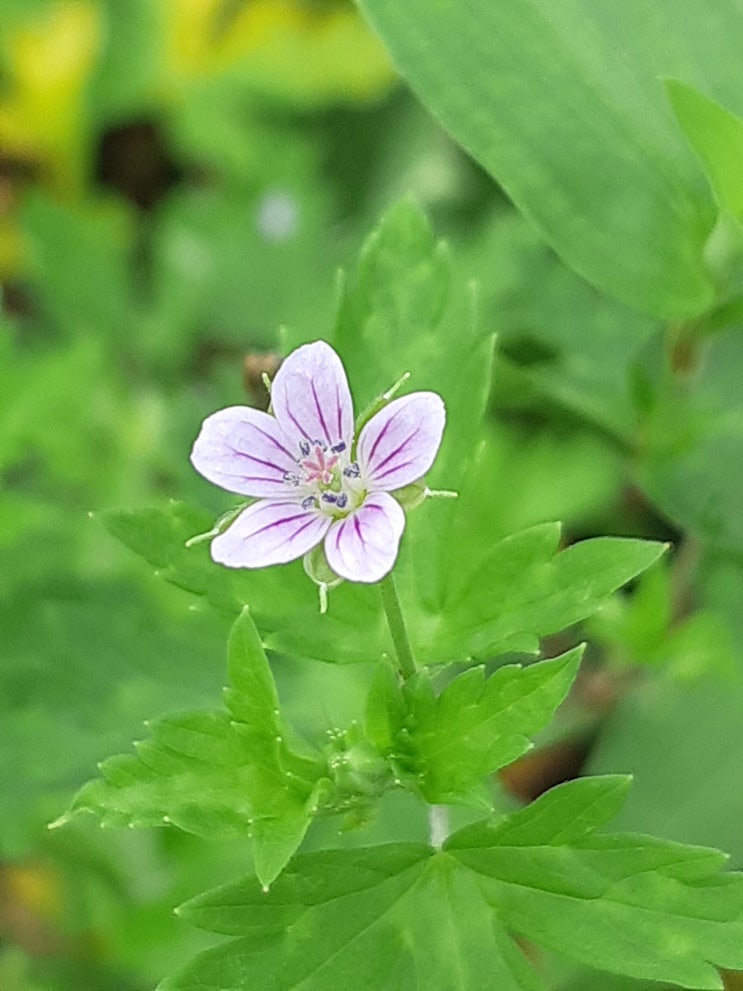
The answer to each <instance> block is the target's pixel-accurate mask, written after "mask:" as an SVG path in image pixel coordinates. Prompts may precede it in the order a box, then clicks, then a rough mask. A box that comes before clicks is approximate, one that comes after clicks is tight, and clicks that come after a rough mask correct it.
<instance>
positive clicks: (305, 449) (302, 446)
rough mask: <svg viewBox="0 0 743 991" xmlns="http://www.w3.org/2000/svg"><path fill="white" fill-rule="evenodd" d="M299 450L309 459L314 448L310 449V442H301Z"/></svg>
mask: <svg viewBox="0 0 743 991" xmlns="http://www.w3.org/2000/svg"><path fill="white" fill-rule="evenodd" d="M299 450H300V451H301V452H302V454H303V455H304V456H305V457H308V456H309V453H310V451H311V450H312V448H311V447H310V442H309V441H308V440H300V442H299Z"/></svg>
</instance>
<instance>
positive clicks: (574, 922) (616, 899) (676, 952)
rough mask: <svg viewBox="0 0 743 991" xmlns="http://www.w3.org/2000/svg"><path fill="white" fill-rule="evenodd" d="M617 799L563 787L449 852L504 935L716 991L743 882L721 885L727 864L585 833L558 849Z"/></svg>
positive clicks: (735, 930)
mask: <svg viewBox="0 0 743 991" xmlns="http://www.w3.org/2000/svg"><path fill="white" fill-rule="evenodd" d="M617 787H618V783H617V779H616V778H609V779H606V784H605V789H606V796H605V798H604V799H603V800H602V798H601V796H600V790H601V789H600V787H599V789H598V792H599V794H597V793H596V790H594V789H593V788H591V787H588V788H586V787H585V785H584V783H583V782H569V783H568V784H565V785H561V786H559V787H558V788H557V789H553V790H552V791H551V792H547V793H546V794H545V795H544V796H543V797H542V798H540V799H538V800H537V801H536V802H535V803H534V804H533V805H532V806H528V807H527V808H526V809H525V810H523V811H522V812H518V813H515V814H514V815H512V816H509V817H506V819H505V820H502V823H501V824H495V826H494V827H487V828H486V829H485V830H478V828H477V827H466V829H465V830H463V831H462V833H461V834H455V835H454V836H453V837H452V838H451V839H450V840H449V842H448V843H447V846H446V849H447V850H449V851H450V852H451V853H452V854H453V855H455V856H456V857H457V859H458V860H459V861H460V862H461V863H462V864H463V865H465V866H466V867H468V868H469V869H470V870H472V871H474V872H475V873H476V874H477V875H478V876H479V877H480V879H481V882H482V884H483V891H484V892H485V896H486V898H487V900H488V901H489V902H490V903H491V905H492V906H493V908H494V909H495V910H496V911H497V913H498V915H499V916H500V918H501V919H502V921H503V923H504V925H505V926H506V927H507V928H508V929H510V930H511V931H513V932H516V933H520V934H521V935H523V936H526V937H527V938H528V939H533V940H534V941H535V942H537V943H539V944H541V945H543V946H545V947H547V948H549V949H552V950H554V951H555V952H558V953H560V954H561V955H564V956H567V957H571V958H573V959H575V960H578V961H580V962H583V963H585V964H587V965H589V966H593V967H599V968H601V969H605V970H608V971H611V972H613V973H618V974H626V975H628V976H633V977H636V978H650V979H653V980H656V981H667V982H670V983H674V984H680V985H681V986H682V987H687V988H721V987H722V982H721V980H720V977H719V974H718V973H717V971H716V969H715V968H714V967H712V966H710V964H709V963H708V961H714V962H715V963H716V964H717V965H718V966H722V967H730V968H738V967H740V966H741V963H742V962H743V942H742V941H741V940H742V937H743V877H741V876H738V875H723V876H720V875H719V874H718V871H719V869H720V868H721V867H722V866H723V864H724V863H725V860H726V858H725V856H724V855H723V854H721V853H719V851H716V850H710V849H707V848H704V847H691V846H684V845H682V844H678V843H670V842H667V841H663V840H656V839H652V838H650V837H645V836H633V835H627V836H625V835H600V836H595V835H591V833H592V830H586V829H585V828H583V821H581V828H580V831H579V832H582V833H584V835H583V836H580V835H579V836H577V837H576V838H573V839H568V840H567V842H565V841H564V840H562V839H561V834H563V831H565V832H564V836H565V837H566V838H567V837H569V836H570V832H571V830H572V823H571V820H572V819H573V818H578V819H580V820H584V819H585V818H586V817H588V821H589V822H590V819H591V818H595V819H596V820H597V821H600V820H601V819H603V818H605V817H606V816H607V814H611V812H612V811H613V810H614V808H615V807H616V803H615V796H612V794H611V793H612V792H616V790H617ZM622 788H623V785H622V784H621V783H619V789H620V790H621V789H622ZM597 802H598V803H599V805H603V807H602V808H598V809H597ZM594 810H596V811H594ZM521 817H524V820H523V821H524V822H525V825H526V827H527V830H534V826H535V823H537V824H538V828H537V832H536V836H535V838H539V840H541V842H538V844H537V845H530V844H528V843H526V844H524V845H521V844H520V843H519V833H520V826H521ZM540 820H541V821H540ZM566 827H567V828H566ZM540 834H541V835H540ZM587 933H590V938H589V939H587V938H586V934H587ZM630 947H631V950H630V949H629V948H630Z"/></svg>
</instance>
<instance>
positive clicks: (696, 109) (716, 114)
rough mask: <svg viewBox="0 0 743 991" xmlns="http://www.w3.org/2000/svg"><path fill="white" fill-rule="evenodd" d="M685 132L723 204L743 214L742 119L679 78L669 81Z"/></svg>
mask: <svg viewBox="0 0 743 991" xmlns="http://www.w3.org/2000/svg"><path fill="white" fill-rule="evenodd" d="M666 88H667V90H668V97H669V99H670V101H671V106H672V107H673V112H674V113H675V114H676V119H677V120H678V122H679V124H680V126H681V128H682V129H683V131H684V134H685V135H686V137H687V138H688V140H689V143H690V144H691V146H692V148H693V149H694V151H695V152H696V153H697V155H698V156H699V158H700V159H701V161H702V164H703V165H704V168H705V171H706V172H707V175H708V176H709V181H710V183H711V184H712V189H713V190H714V192H715V195H716V196H717V200H718V202H719V204H720V206H722V207H724V208H725V209H726V210H729V211H730V213H732V214H734V215H735V216H737V217H743V174H742V173H741V164H740V163H741V161H742V160H743V120H741V118H740V117H736V115H735V114H731V113H730V111H729V110H726V109H725V108H724V107H721V106H720V104H719V103H717V102H716V101H715V100H710V99H709V97H707V96H705V95H704V94H703V93H700V92H699V91H698V90H695V89H694V88H693V87H692V86H686V85H685V84H684V83H682V82H679V81H678V80H677V79H670V80H669V81H668V82H667V83H666Z"/></svg>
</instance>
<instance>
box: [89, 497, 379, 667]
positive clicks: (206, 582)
mask: <svg viewBox="0 0 743 991" xmlns="http://www.w3.org/2000/svg"><path fill="white" fill-rule="evenodd" d="M97 518H98V519H100V520H101V522H102V523H103V524H104V526H105V527H106V528H107V529H108V530H109V532H110V533H112V534H113V535H114V536H115V537H116V538H117V539H119V540H120V541H121V542H122V543H124V544H125V545H126V546H127V547H129V548H130V549H131V550H133V551H134V552H135V553H136V554H138V555H139V556H140V557H143V558H144V559H145V560H146V561H148V562H149V564H151V565H153V566H154V567H155V568H156V569H157V573H158V574H159V575H160V577H162V578H164V579H165V580H166V581H168V582H170V583H171V584H173V585H176V586H177V587H178V588H182V589H184V590H186V591H188V592H191V593H192V594H193V595H196V596H199V597H200V598H202V599H203V600H205V601H206V602H208V603H209V605H210V606H212V607H213V608H214V609H215V610H216V611H217V612H218V613H219V614H220V615H222V616H224V617H226V618H228V619H234V618H235V617H236V616H237V615H238V614H239V613H240V610H241V609H242V607H243V605H244V604H246V603H247V604H248V605H249V606H250V609H251V612H252V614H253V616H255V618H256V622H257V624H258V625H259V626H260V628H261V630H262V631H263V634H262V639H263V644H264V646H265V647H266V648H267V649H269V650H275V651H281V652H283V653H286V654H293V655H295V656H297V657H313V658H317V659H319V660H322V661H329V662H332V663H350V662H356V661H376V660H377V659H378V658H379V657H380V656H381V655H382V654H383V653H384V652H385V651H387V652H388V651H389V650H390V646H389V638H388V633H387V629H386V626H385V620H384V614H383V612H382V607H381V603H380V601H379V593H378V591H377V589H376V588H370V587H369V586H363V585H354V584H352V583H350V582H345V583H344V584H343V585H341V587H340V588H338V589H335V590H334V591H333V593H332V599H331V605H330V609H329V612H328V614H327V615H321V613H320V608H319V601H318V597H317V592H316V589H315V587H314V586H313V585H312V583H311V582H310V580H309V579H308V578H307V575H306V574H305V573H304V570H303V568H302V564H301V562H299V561H297V562H292V563H291V564H288V565H281V566H277V567H274V568H261V569H260V570H258V571H250V570H238V571H235V570H232V569H228V568H223V567H221V566H220V565H217V564H215V563H214V562H213V561H212V559H211V557H210V555H209V545H208V543H207V542H201V543H196V544H194V545H192V546H189V547H187V546H186V542H187V541H188V540H190V538H191V537H194V536H196V535H198V534H200V533H207V532H208V531H209V530H210V529H211V528H212V526H213V524H214V517H213V516H212V515H210V514H209V513H206V512H205V511H204V510H201V509H196V508H194V507H192V506H188V505H186V504H185V503H182V502H176V501H173V500H171V501H170V502H169V503H168V504H167V505H165V506H157V507H147V508H144V509H134V510H128V509H127V510H109V511H107V512H104V513H99V514H97ZM359 629H363V630H364V637H363V639H361V638H359V636H358V631H359Z"/></svg>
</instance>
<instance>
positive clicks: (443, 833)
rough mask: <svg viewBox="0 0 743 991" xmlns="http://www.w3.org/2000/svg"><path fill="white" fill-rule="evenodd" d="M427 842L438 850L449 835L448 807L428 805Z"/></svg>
mask: <svg viewBox="0 0 743 991" xmlns="http://www.w3.org/2000/svg"><path fill="white" fill-rule="evenodd" d="M428 832H429V842H430V843H431V846H432V847H433V848H434V850H440V849H441V847H442V846H443V845H444V841H445V840H446V838H447V836H448V835H449V809H448V808H447V807H446V806H445V805H429V806H428Z"/></svg>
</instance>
